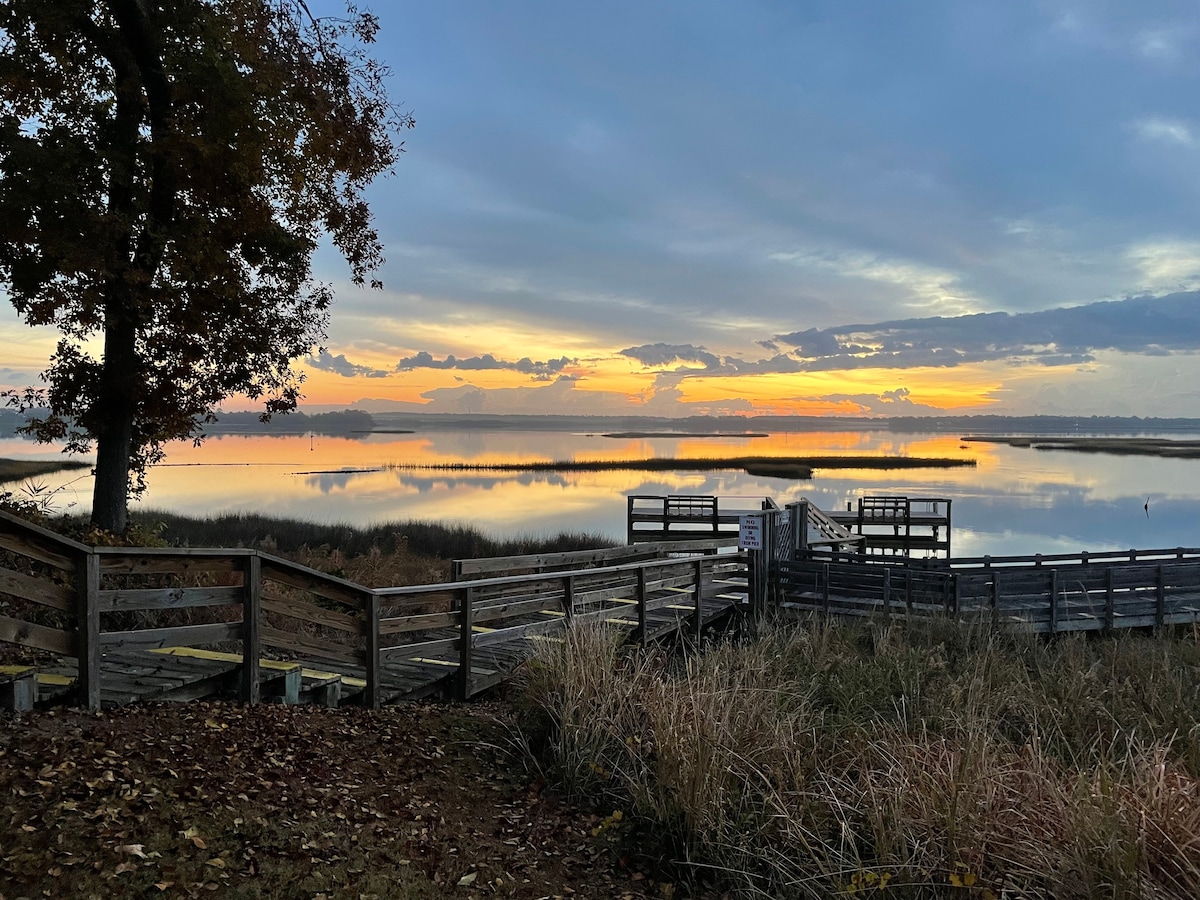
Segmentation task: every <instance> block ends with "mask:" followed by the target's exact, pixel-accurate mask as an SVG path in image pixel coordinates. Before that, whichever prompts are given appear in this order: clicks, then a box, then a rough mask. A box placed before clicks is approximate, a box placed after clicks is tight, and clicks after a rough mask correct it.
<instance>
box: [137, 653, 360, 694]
mask: <svg viewBox="0 0 1200 900" xmlns="http://www.w3.org/2000/svg"><path fill="white" fill-rule="evenodd" d="M150 652H151V653H165V654H167V655H168V656H190V657H191V658H192V659H213V660H219V661H221V662H241V661H242V657H241V656H240V655H239V654H237V653H222V652H220V651H218V650H201V649H199V648H198V647H157V648H155V649H153V650H151V651H150ZM258 664H259V666H260V667H262V668H264V669H273V670H277V671H284V672H287V671H291V670H292V669H294V668H295V667H297V666H299V667H300V677H301V678H308V679H310V680H315V681H332V680H333V679H335V678H340V679H342V684H344V685H346V686H347V687H356V688H365V687H366V686H367V682H366V680H365V679H363V678H355V677H354V676H353V675H343V674H341V673H340V672H325V671H323V670H321V669H310V668H307V667H306V666H304V665H302V664H301V663H297V662H285V661H283V660H280V659H260V660H259V661H258Z"/></svg>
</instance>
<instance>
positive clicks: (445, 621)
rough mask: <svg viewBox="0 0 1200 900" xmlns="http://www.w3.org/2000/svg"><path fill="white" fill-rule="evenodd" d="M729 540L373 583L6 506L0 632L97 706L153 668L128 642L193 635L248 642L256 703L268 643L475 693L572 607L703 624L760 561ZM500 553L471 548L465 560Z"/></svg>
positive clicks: (378, 685) (148, 644)
mask: <svg viewBox="0 0 1200 900" xmlns="http://www.w3.org/2000/svg"><path fill="white" fill-rule="evenodd" d="M716 547H717V543H713V546H712V547H707V548H706V547H697V546H695V545H693V544H690V543H689V544H688V545H687V547H684V546H674V545H668V546H666V547H664V548H656V549H653V550H651V549H649V548H643V549H642V556H646V555H649V556H650V558H635V559H632V560H631V561H620V559H619V558H617V557H619V556H620V554H616V553H612V552H610V553H608V554H607V555H605V553H604V552H600V553H601V555H600V556H595V553H596V552H597V551H588V553H592V554H593V556H592V558H590V559H586V560H585V559H583V558H582V557H581V556H580V555H579V554H541V555H539V556H537V557H536V558H532V557H511V558H508V560H507V566H508V571H512V570H513V569H514V567H527V568H529V569H533V570H535V571H531V572H529V573H527V574H511V575H503V576H500V577H483V578H475V579H469V578H466V577H464V578H463V579H462V580H458V581H454V582H449V583H438V584H428V585H415V586H406V587H390V588H368V587H364V586H362V585H359V584H355V583H353V582H351V581H347V580H345V579H341V578H337V577H335V576H332V575H327V574H325V573H323V572H319V571H316V570H314V569H310V568H307V567H305V566H302V565H298V564H296V563H292V562H289V561H287V560H284V559H280V558H278V557H275V556H271V555H269V554H266V553H263V552H260V551H257V550H253V549H200V548H195V549H189V548H128V547H90V546H87V545H85V544H81V543H79V542H76V541H72V540H69V539H67V538H64V537H62V536H60V535H57V534H55V533H53V532H51V531H48V530H47V529H44V528H41V527H39V526H37V525H34V524H31V523H29V522H26V521H24V520H22V519H20V518H17V517H15V516H11V515H9V514H7V513H3V512H0V642H3V643H9V644H16V645H20V646H24V647H28V648H32V649H35V650H41V651H45V652H46V653H48V654H53V655H54V656H55V657H58V658H68V657H69V658H70V661H71V664H72V665H74V666H75V669H74V675H73V680H74V684H75V691H76V698H77V700H78V702H80V703H81V704H83V705H86V706H88V707H90V708H93V709H95V708H99V707H100V705H101V701H102V696H101V695H102V692H104V693H105V694H106V697H108V698H110V699H111V697H112V696H113V695H114V692H116V693H118V694H119V693H120V690H121V688H120V683H119V682H120V678H121V674H122V672H123V671H124V672H125V673H126V674H127V675H128V676H129V677H130V678H133V677H134V670H135V669H136V670H137V671H139V672H141V671H142V669H143V668H144V666H142V665H139V664H135V662H133V661H132V659H131V658H130V659H125V658H123V657H122V655H123V654H125V655H128V654H130V653H133V654H137V653H142V652H144V651H156V650H166V649H172V650H174V651H178V650H179V649H181V648H192V649H199V650H203V651H205V652H210V653H217V652H220V653H222V654H224V656H225V657H230V656H231V655H232V654H234V653H235V654H236V656H237V657H240V665H238V666H237V670H236V672H233V674H234V675H235V676H236V678H237V680H238V681H237V692H238V695H239V697H240V699H241V700H242V701H243V702H246V703H251V704H252V703H256V702H258V701H259V699H260V693H261V689H262V688H261V685H262V681H263V673H262V672H261V671H260V668H261V666H262V665H263V664H264V657H265V656H273V657H277V658H283V659H285V660H286V659H292V660H303V661H312V660H316V661H319V662H320V663H321V664H322V665H323V666H324V667H328V668H330V669H331V670H332V671H334V672H342V673H347V674H353V675H354V676H355V677H359V676H361V681H362V682H365V687H364V688H363V693H362V699H363V702H364V703H366V704H367V705H369V706H378V705H380V704H381V703H383V702H386V701H388V700H390V699H394V698H395V696H396V695H397V693H398V692H399V691H400V688H401V686H400V682H401V681H403V676H404V674H405V672H408V673H410V674H411V673H413V672H415V671H417V670H421V671H423V672H425V673H426V676H428V673H429V672H430V671H431V670H432V671H436V672H438V673H445V674H446V676H450V675H453V676H454V679H453V687H452V689H453V693H454V694H455V695H457V696H459V697H462V698H465V697H467V696H470V695H471V694H472V693H474V692H477V691H478V690H480V689H482V688H483V687H486V686H487V685H488V684H490V683H494V681H496V680H499V676H500V675H501V674H503V673H506V672H507V671H508V669H511V665H512V664H513V659H514V657H512V655H511V653H508V650H506V648H508V647H511V645H512V643H513V642H514V641H517V640H518V639H521V638H525V637H530V636H537V635H549V634H552V633H553V632H555V631H557V630H561V629H562V628H563V627H564V625H565V623H567V622H569V621H573V620H580V621H582V620H590V619H596V620H611V621H614V622H618V623H621V624H623V625H625V626H627V627H628V628H631V629H632V630H633V631H634V634H635V637H636V638H637V639H639V640H647V639H650V638H652V637H655V636H656V635H658V634H661V633H665V632H666V631H683V632H686V633H689V634H693V635H698V633H699V629H700V627H701V625H702V624H703V622H704V616H705V613H706V598H705V590H706V586H709V585H712V584H713V582H717V581H720V580H722V579H724V578H726V577H727V576H730V575H739V574H744V572H745V568H746V558H745V555H744V554H739V553H721V554H719V555H718V554H705V553H704V550H705V549H708V550H713V549H716ZM685 549H686V550H690V554H689V555H686V556H675V555H672V554H677V553H679V552H681V551H684V550H685ZM697 550H699V551H700V553H697V552H696V551H697ZM500 566H501V563H499V562H496V561H493V562H492V563H486V564H483V565H480V566H470V565H468V564H466V562H465V561H464V563H463V565H462V566H460V572H463V573H465V572H470V573H471V574H482V573H483V572H484V571H485V570H487V569H489V568H490V569H492V570H496V569H497V568H499V567H500ZM564 566H565V567H566V568H564ZM713 590H720V589H719V588H713ZM506 653H508V656H505V654H506ZM501 657H504V658H501ZM139 659H144V657H140V658H139ZM479 661H482V664H477V663H478V662H479ZM267 662H270V660H268V661H267ZM102 663H103V666H102ZM122 667H124V668H122ZM102 669H103V671H102ZM429 680H430V679H429V678H428V677H426V681H429ZM435 680H436V679H435ZM102 682H103V684H102ZM106 702H108V701H107V700H106Z"/></svg>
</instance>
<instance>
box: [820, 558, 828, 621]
mask: <svg viewBox="0 0 1200 900" xmlns="http://www.w3.org/2000/svg"><path fill="white" fill-rule="evenodd" d="M821 575H822V580H823V581H824V582H825V586H824V591H825V593H824V596H823V597H822V599H821V605H822V607H823V609H824V612H825V615H829V563H823V564H822V565H821Z"/></svg>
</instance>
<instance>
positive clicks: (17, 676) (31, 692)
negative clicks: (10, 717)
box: [0, 666, 38, 713]
mask: <svg viewBox="0 0 1200 900" xmlns="http://www.w3.org/2000/svg"><path fill="white" fill-rule="evenodd" d="M37 700H38V682H37V669H34V668H33V667H32V666H0V712H13V713H20V712H29V711H30V710H32V709H33V707H34V706H35V705H36V704H37Z"/></svg>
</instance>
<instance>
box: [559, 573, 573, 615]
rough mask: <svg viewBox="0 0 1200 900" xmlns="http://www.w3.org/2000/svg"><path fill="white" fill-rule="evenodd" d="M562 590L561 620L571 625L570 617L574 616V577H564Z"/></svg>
mask: <svg viewBox="0 0 1200 900" xmlns="http://www.w3.org/2000/svg"><path fill="white" fill-rule="evenodd" d="M562 589H563V618H564V619H566V622H567V624H568V625H570V624H571V617H572V616H574V615H575V576H574V575H564V576H563V580H562Z"/></svg>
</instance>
